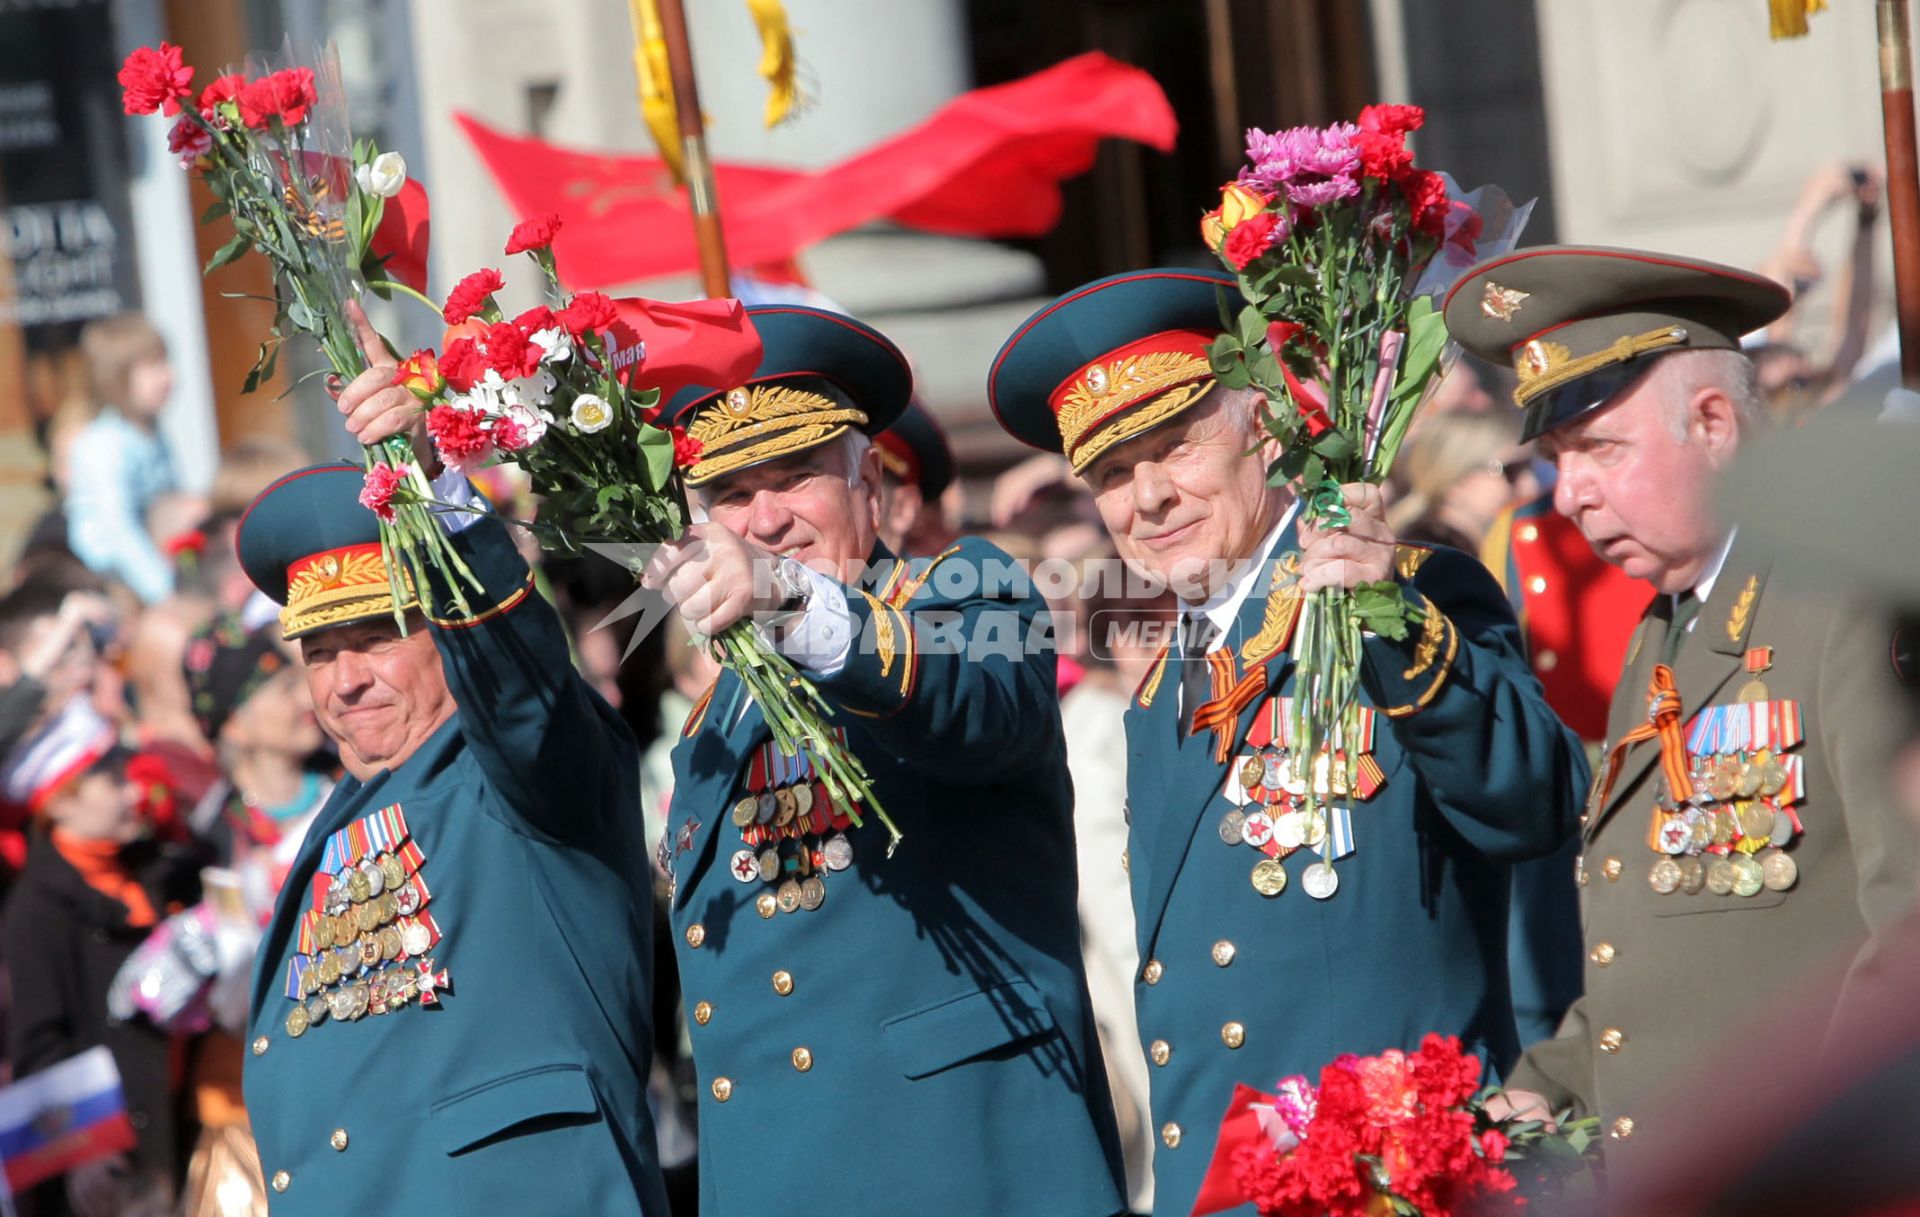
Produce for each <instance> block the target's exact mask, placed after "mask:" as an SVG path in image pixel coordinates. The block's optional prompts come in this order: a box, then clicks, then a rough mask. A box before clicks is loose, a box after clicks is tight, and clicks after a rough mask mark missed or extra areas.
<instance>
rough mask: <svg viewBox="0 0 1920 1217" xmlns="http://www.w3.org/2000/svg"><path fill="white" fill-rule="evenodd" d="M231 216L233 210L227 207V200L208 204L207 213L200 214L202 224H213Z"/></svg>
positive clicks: (218, 200) (217, 200) (216, 200)
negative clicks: (223, 217)
mask: <svg viewBox="0 0 1920 1217" xmlns="http://www.w3.org/2000/svg"><path fill="white" fill-rule="evenodd" d="M231 214H232V209H231V208H229V207H228V206H227V201H226V200H225V199H215V200H214V201H213V202H211V203H209V204H207V209H206V210H205V211H203V212H201V213H200V222H201V223H202V224H211V223H213V222H214V221H215V220H217V219H219V218H220V217H222V216H225V215H231Z"/></svg>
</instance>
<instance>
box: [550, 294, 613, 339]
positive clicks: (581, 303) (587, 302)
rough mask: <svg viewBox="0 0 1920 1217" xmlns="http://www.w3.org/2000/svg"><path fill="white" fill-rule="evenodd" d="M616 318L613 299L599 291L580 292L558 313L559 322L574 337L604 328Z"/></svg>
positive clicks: (581, 336) (580, 336) (583, 335)
mask: <svg viewBox="0 0 1920 1217" xmlns="http://www.w3.org/2000/svg"><path fill="white" fill-rule="evenodd" d="M618 318H619V313H618V312H616V311H615V309H614V307H613V301H612V300H610V299H608V298H607V296H606V295H605V294H603V293H601V292H580V293H578V294H577V295H575V296H574V298H573V299H572V300H570V301H568V302H567V307H565V308H563V309H561V310H560V313H559V321H560V324H561V325H564V326H566V327H567V332H568V333H569V334H572V335H573V336H574V337H575V338H584V337H585V336H586V335H588V334H591V333H596V332H598V331H600V330H604V329H606V328H607V327H608V326H610V325H612V324H613V323H614V321H616V320H617V319H618Z"/></svg>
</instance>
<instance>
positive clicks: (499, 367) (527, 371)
mask: <svg viewBox="0 0 1920 1217" xmlns="http://www.w3.org/2000/svg"><path fill="white" fill-rule="evenodd" d="M483 345H484V347H485V349H486V361H487V366H488V367H490V368H492V369H493V370H494V371H496V372H498V373H500V379H502V380H517V379H519V378H520V377H522V376H531V375H533V374H534V373H535V372H537V371H539V370H540V354H541V348H540V347H537V346H535V345H534V344H533V343H532V342H530V341H529V340H528V338H527V334H526V332H525V331H524V330H522V329H521V328H520V327H519V326H517V325H515V324H514V323H513V322H511V321H501V322H496V323H495V324H493V325H490V326H488V327H487V339H486V342H485V343H484V344H483Z"/></svg>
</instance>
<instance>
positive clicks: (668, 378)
mask: <svg viewBox="0 0 1920 1217" xmlns="http://www.w3.org/2000/svg"><path fill="white" fill-rule="evenodd" d="M613 307H614V311H615V312H616V313H618V314H619V316H618V319H617V320H615V321H614V323H613V325H612V326H611V327H610V328H609V329H608V331H607V353H608V355H609V356H611V357H612V359H613V370H614V373H615V374H616V375H624V376H627V377H629V378H631V377H632V376H633V372H634V369H635V368H636V367H638V368H640V369H642V375H641V376H640V377H639V381H638V385H637V386H636V387H643V388H644V387H652V388H657V389H659V390H660V400H662V401H665V400H667V399H668V398H670V397H672V396H673V395H674V394H675V393H678V392H679V391H680V390H681V389H684V388H685V387H687V386H688V385H707V386H710V387H713V388H726V387H728V386H730V385H737V384H739V383H740V382H741V381H743V380H745V379H747V377H749V376H751V375H753V370H754V369H755V368H757V367H759V366H760V354H761V351H760V332H759V331H758V330H756V329H754V328H753V319H752V318H751V317H749V316H747V310H746V307H745V306H744V305H742V304H741V303H740V302H739V301H738V300H687V301H682V302H679V303H673V302H669V301H663V300H644V299H641V298H640V297H638V296H627V297H624V298H622V299H618V300H615V301H614V302H613Z"/></svg>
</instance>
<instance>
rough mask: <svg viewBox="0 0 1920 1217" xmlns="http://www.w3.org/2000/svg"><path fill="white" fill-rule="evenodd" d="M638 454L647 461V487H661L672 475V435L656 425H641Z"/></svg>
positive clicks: (653, 488)
mask: <svg viewBox="0 0 1920 1217" xmlns="http://www.w3.org/2000/svg"><path fill="white" fill-rule="evenodd" d="M640 455H641V456H642V457H644V458H645V459H646V462H647V488H648V489H649V490H655V491H657V490H661V489H663V488H664V487H665V486H666V484H667V479H669V478H670V477H672V476H673V436H671V435H669V434H668V433H667V432H665V431H662V430H661V429H660V428H658V427H646V426H643V427H641V428H640Z"/></svg>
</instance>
